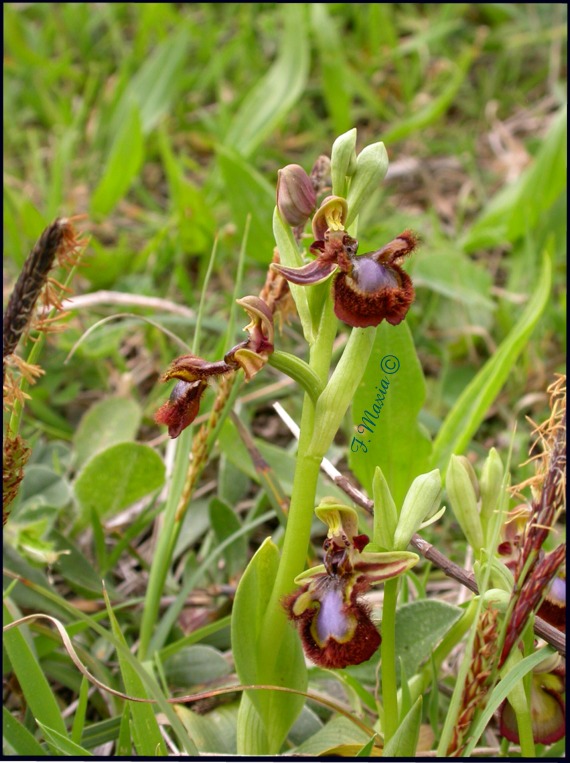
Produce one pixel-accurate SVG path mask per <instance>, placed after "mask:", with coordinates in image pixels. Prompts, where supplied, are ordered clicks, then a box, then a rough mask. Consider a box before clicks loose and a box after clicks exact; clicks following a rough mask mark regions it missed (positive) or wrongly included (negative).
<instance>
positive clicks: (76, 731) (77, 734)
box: [71, 676, 89, 744]
mask: <svg viewBox="0 0 570 763" xmlns="http://www.w3.org/2000/svg"><path fill="white" fill-rule="evenodd" d="M88 698H89V681H88V680H87V678H86V676H83V679H82V681H81V687H80V689H79V697H78V703H77V710H76V711H75V713H74V716H73V726H72V728H71V740H72V741H73V742H75V743H76V744H80V743H81V737H82V735H83V729H84V728H85V715H86V713H87V700H88Z"/></svg>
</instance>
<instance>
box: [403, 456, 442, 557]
mask: <svg viewBox="0 0 570 763" xmlns="http://www.w3.org/2000/svg"><path fill="white" fill-rule="evenodd" d="M441 494H442V489H441V476H440V473H439V469H434V470H433V471H431V472H428V473H427V474H420V476H419V477H416V479H415V480H414V481H413V482H412V484H411V486H410V489H409V490H408V492H407V494H406V497H405V498H404V504H403V506H402V511H401V512H400V517H399V519H398V524H397V526H396V530H395V532H394V548H395V549H396V550H398V549H404V548H406V546H407V545H408V543H409V542H410V540H411V538H412V535H413V534H414V533H415V532H417V530H418V529H419V527H420V525H421V524H422V522H423V521H424V520H425V519H426V518H427V517H429V516H431V515H432V514H434V513H435V512H436V511H437V508H438V506H439V503H440V501H441Z"/></svg>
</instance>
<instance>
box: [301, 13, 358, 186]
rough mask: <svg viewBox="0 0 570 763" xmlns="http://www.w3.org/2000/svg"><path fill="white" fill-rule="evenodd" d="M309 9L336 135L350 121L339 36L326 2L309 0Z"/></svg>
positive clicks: (326, 99) (326, 97)
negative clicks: (310, 1) (311, 0)
mask: <svg viewBox="0 0 570 763" xmlns="http://www.w3.org/2000/svg"><path fill="white" fill-rule="evenodd" d="M310 9H311V26H312V28H313V35H314V39H315V43H316V46H317V49H318V51H319V58H320V64H321V74H322V89H323V95H324V98H325V101H326V105H327V111H328V113H329V115H330V117H331V120H332V129H333V132H334V133H336V134H337V135H340V134H341V133H343V132H346V131H347V130H349V129H350V126H351V125H352V123H353V121H352V119H351V113H350V112H351V100H350V88H349V86H348V82H347V81H346V72H347V69H346V61H345V60H344V55H343V53H344V49H343V45H342V40H341V37H340V35H339V32H338V29H337V28H336V25H335V22H334V21H333V19H332V18H331V16H330V14H329V12H328V10H327V4H326V3H311V5H310ZM337 193H338V192H337ZM343 195H344V194H343Z"/></svg>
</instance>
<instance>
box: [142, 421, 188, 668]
mask: <svg viewBox="0 0 570 763" xmlns="http://www.w3.org/2000/svg"><path fill="white" fill-rule="evenodd" d="M193 432H194V429H193V427H188V429H185V430H184V432H182V434H181V435H180V437H179V438H178V441H177V443H176V455H175V457H174V469H173V472H172V482H171V484H170V489H169V491H168V499H167V502H166V508H165V511H164V524H163V526H162V532H160V533H159V536H158V542H157V544H156V552H155V554H154V557H153V562H152V566H151V568H150V574H149V579H148V588H147V591H146V596H145V604H144V609H143V613H142V620H141V630H140V644H139V659H140V660H141V661H142V660H145V659H146V658H147V656H148V648H149V644H150V641H151V638H152V633H153V631H154V628H155V625H156V622H157V620H158V612H159V606H160V597H161V596H162V594H163V591H164V583H165V581H166V577H167V575H168V570H169V568H170V564H171V562H172V555H173V553H174V548H175V546H176V541H177V540H178V535H179V533H180V527H181V525H182V519H180V520H179V521H176V511H177V508H178V501H179V500H180V496H181V494H182V490H183V489H184V482H185V480H186V472H187V471H188V459H189V458H190V449H191V447H192V435H193Z"/></svg>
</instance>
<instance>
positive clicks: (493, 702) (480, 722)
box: [463, 646, 552, 758]
mask: <svg viewBox="0 0 570 763" xmlns="http://www.w3.org/2000/svg"><path fill="white" fill-rule="evenodd" d="M549 654H552V649H551V648H550V647H548V646H545V647H543V648H542V649H539V650H538V651H536V652H534V653H533V654H531V655H529V656H528V657H525V658H524V660H521V661H520V662H519V663H518V664H517V665H515V667H514V668H512V669H511V670H510V671H509V672H508V673H507V675H506V676H505V677H504V678H503V679H502V680H501V681H499V683H498V684H497V685H496V686H495V688H494V689H493V691H492V692H491V696H490V697H489V699H488V701H487V704H486V705H485V709H484V710H483V712H482V713H481V715H480V716H479V718H478V719H477V721H476V723H475V724H474V725H473V728H472V729H471V731H470V734H469V743H468V744H467V747H466V748H465V750H464V752H463V756H464V757H466V758H467V757H469V756H470V755H471V752H472V751H473V748H474V747H475V746H476V744H477V742H478V741H479V738H480V736H481V734H482V733H483V732H484V731H485V727H486V726H487V724H488V723H489V721H490V720H491V718H492V717H493V714H494V713H495V711H496V710H497V709H498V708H499V706H500V704H501V703H502V702H503V701H504V700H505V699H506V698H507V696H508V695H509V693H510V692H511V691H512V690H513V688H514V687H515V685H516V684H517V683H518V682H519V681H520V680H521V679H522V678H524V676H526V675H527V674H528V673H530V671H531V670H532V669H533V668H534V667H536V666H537V665H539V664H540V663H541V662H542V660H544V658H545V657H547V656H548V655H549Z"/></svg>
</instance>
